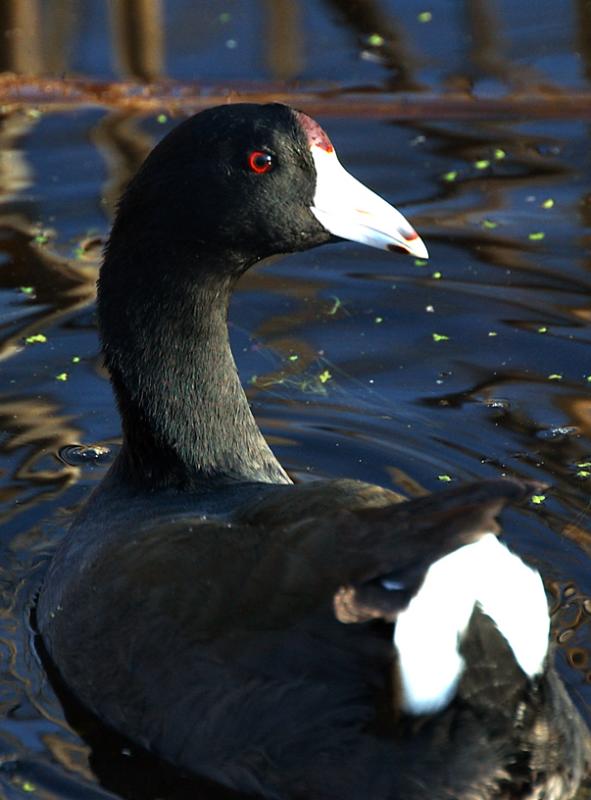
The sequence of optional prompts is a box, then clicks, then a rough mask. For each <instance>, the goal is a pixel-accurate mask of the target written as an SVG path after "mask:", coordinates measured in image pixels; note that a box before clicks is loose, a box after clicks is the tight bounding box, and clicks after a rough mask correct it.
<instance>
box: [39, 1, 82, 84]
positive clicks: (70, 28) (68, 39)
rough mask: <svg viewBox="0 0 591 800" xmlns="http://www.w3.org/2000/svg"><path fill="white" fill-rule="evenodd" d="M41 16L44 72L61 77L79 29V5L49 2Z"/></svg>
mask: <svg viewBox="0 0 591 800" xmlns="http://www.w3.org/2000/svg"><path fill="white" fill-rule="evenodd" d="M44 10H45V12H46V13H45V14H44V16H43V38H44V41H43V59H44V62H45V72H48V73H49V74H51V75H63V74H64V73H65V72H67V70H68V68H69V66H70V58H71V55H72V50H73V48H74V46H75V44H76V34H77V32H78V29H79V27H80V12H81V8H80V3H79V2H77V0H51V3H50V4H47V3H46V4H45V9H44Z"/></svg>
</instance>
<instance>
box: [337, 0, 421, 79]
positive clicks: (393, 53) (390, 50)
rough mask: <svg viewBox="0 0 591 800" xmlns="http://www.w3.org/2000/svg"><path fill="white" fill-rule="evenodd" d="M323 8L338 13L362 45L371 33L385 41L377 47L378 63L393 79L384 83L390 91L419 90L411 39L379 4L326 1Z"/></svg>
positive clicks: (370, 0) (371, 0)
mask: <svg viewBox="0 0 591 800" xmlns="http://www.w3.org/2000/svg"><path fill="white" fill-rule="evenodd" d="M325 2H326V5H328V6H332V7H333V8H334V9H336V11H338V13H339V16H340V17H341V19H342V20H343V21H344V22H345V24H346V25H348V27H350V28H351V30H352V31H353V32H355V33H356V34H357V36H358V37H359V38H360V39H361V40H362V43H361V45H360V50H361V49H362V46H363V44H364V42H365V41H366V40H367V38H368V37H369V36H371V35H372V34H374V33H377V34H379V35H380V36H381V37H382V38H383V39H384V44H383V45H381V46H380V48H379V53H378V54H376V55H378V57H379V61H380V63H381V64H382V65H383V66H384V67H385V68H386V69H388V70H389V71H390V72H391V73H392V76H391V78H390V79H389V80H387V81H386V84H387V88H388V89H390V90H395V89H396V90H406V91H410V90H413V89H414V90H418V89H420V88H421V84H420V83H419V81H418V79H417V78H416V76H415V72H416V70H417V68H418V66H419V61H420V59H419V57H418V56H417V55H416V54H415V53H414V51H413V49H412V47H411V45H410V44H409V40H410V37H409V36H408V34H407V33H406V32H405V31H404V29H403V27H402V25H401V24H400V23H399V22H398V21H397V20H396V19H395V18H394V17H393V16H392V14H391V12H390V11H386V10H385V9H384V8H383V7H382V5H381V4H380V3H379V2H378V0H356V2H354V3H352V2H350V0H325Z"/></svg>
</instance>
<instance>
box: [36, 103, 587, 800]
mask: <svg viewBox="0 0 591 800" xmlns="http://www.w3.org/2000/svg"><path fill="white" fill-rule="evenodd" d="M335 237H340V238H350V239H354V240H357V241H361V242H365V243H366V244H369V245H373V246H376V247H381V248H384V249H392V250H404V251H407V252H410V253H413V254H414V255H417V256H421V257H422V256H425V255H426V250H425V246H424V244H423V243H422V241H421V240H420V239H419V237H418V236H417V234H416V233H415V232H414V230H413V229H412V227H411V226H410V225H409V223H408V222H407V221H406V220H405V219H404V217H402V215H401V214H399V213H398V212H397V211H396V210H395V209H393V208H392V207H391V206H389V205H388V204H387V203H386V202H385V201H383V200H381V199H380V198H379V197H377V196H376V195H375V194H373V193H372V192H370V191H369V190H368V189H366V188H365V187H363V186H362V185H361V184H360V183H358V182H357V181H356V180H355V179H354V178H352V177H351V176H350V175H348V174H347V173H346V172H345V170H344V169H343V168H342V167H341V166H340V164H339V162H338V160H337V158H336V155H335V153H334V151H333V148H332V145H331V143H330V141H329V139H328V137H327V136H326V134H325V133H324V131H323V130H322V129H321V128H320V127H319V126H318V124H317V123H315V122H314V121H313V120H311V119H310V118H309V117H307V116H306V115H304V114H302V113H300V112H297V111H294V110H292V109H290V108H288V107H286V106H282V105H276V104H273V105H264V106H259V105H249V104H240V105H228V106H224V107H220V108H214V109H210V110H208V111H204V112H203V113H201V114H198V115H197V116H195V117H193V118H191V119H189V120H187V121H186V122H184V123H183V124H181V125H179V126H178V127H177V128H176V129H175V130H174V131H172V133H170V134H169V135H168V136H167V137H165V139H164V140H163V141H162V142H160V144H159V145H158V146H157V147H156V148H155V149H154V151H153V152H152V153H151V154H150V156H149V157H148V158H147V160H146V162H145V163H144V165H143V166H142V168H141V169H140V170H139V172H138V174H137V175H136V176H135V178H134V179H133V180H132V181H131V183H130V185H129V187H128V188H127V190H126V192H125V194H124V196H123V198H122V200H121V204H120V206H119V210H118V213H117V218H116V220H115V224H114V226H113V230H112V233H111V237H110V241H109V244H108V247H107V250H106V255H105V259H104V264H103V267H102V270H101V274H100V280H99V297H98V309H99V320H100V329H101V337H102V343H103V350H104V354H105V359H106V363H107V366H108V368H109V371H110V374H111V379H112V382H113V386H114V390H115V394H116V397H117V402H118V404H119V409H120V412H121V417H122V421H123V438H124V441H123V447H122V450H121V452H120V454H119V456H118V458H117V460H116V462H115V463H114V465H113V467H112V469H111V470H110V472H109V474H108V475H107V476H106V478H105V479H104V481H103V482H102V484H101V485H100V486H99V488H98V490H97V491H96V492H95V493H94V494H93V496H92V497H91V498H90V499H89V501H88V502H87V504H86V506H85V508H84V509H83V510H82V512H81V513H80V514H79V515H78V517H77V518H76V520H75V522H74V524H73V526H72V528H71V530H70V532H69V534H68V536H67V537H66V539H65V541H64V543H63V544H62V546H61V547H60V549H59V551H58V552H57V554H56V555H55V557H54V559H53V561H52V564H51V566H50V568H49V571H48V574H47V577H46V580H45V584H44V587H43V589H42V592H41V595H40V599H39V606H38V622H39V627H40V630H41V633H42V636H43V639H44V642H45V645H46V647H47V650H48V652H49V655H50V658H51V659H52V661H53V663H54V664H55V665H56V666H57V669H58V671H59V673H60V674H61V676H62V678H63V679H64V680H65V682H66V684H67V685H68V686H69V688H70V689H71V690H72V691H73V692H74V694H75V695H76V696H77V697H78V698H79V700H80V701H81V702H82V703H83V704H85V705H86V706H87V707H88V708H89V709H91V710H92V711H93V712H94V713H95V714H97V715H98V716H99V717H100V718H101V719H102V720H103V721H104V722H106V723H107V724H109V725H110V726H112V727H114V728H115V729H116V730H118V731H119V732H121V733H123V734H125V735H126V736H128V737H130V738H132V739H133V740H135V741H136V742H138V743H139V744H141V745H143V746H145V747H147V748H148V749H150V750H151V751H153V752H155V753H157V754H159V755H160V756H162V757H164V758H165V759H167V760H168V761H170V762H172V763H173V764H175V765H178V766H180V767H182V768H183V769H185V770H188V771H189V772H191V773H193V774H196V775H201V776H204V777H206V778H208V779H211V780H213V781H215V782H216V783H218V784H220V785H222V786H225V787H228V788H230V789H234V790H237V791H238V792H240V793H243V794H247V795H254V796H258V797H262V798H274V799H277V800H278V799H279V798H286V799H287V798H289V799H290V800H295V798H301V799H302V800H304V798H306V800H311V799H313V800H337V798H338V800H348V799H350V800H361V798H372V799H375V800H386V798H388V799H395V798H399V799H400V800H415V799H416V800H418V799H419V798H421V800H424V798H427V797H428V798H431V799H433V798H472V799H474V800H475V799H476V798H509V797H511V798H518V797H519V798H526V797H527V798H541V797H544V798H548V799H552V798H554V799H556V798H567V797H571V795H572V794H573V793H574V792H575V790H576V788H577V786H578V784H579V782H580V780H581V778H582V776H583V774H584V773H585V772H586V770H587V764H588V760H589V742H588V738H589V737H588V732H587V729H586V727H585V726H584V724H583V722H582V720H581V719H580V717H579V715H578V713H577V711H576V710H575V709H574V707H573V705H572V704H571V701H570V700H569V698H568V696H567V694H566V691H565V689H564V687H563V685H562V683H561V682H560V680H559V678H558V676H557V673H556V671H555V669H554V666H553V659H552V653H551V652H550V653H548V627H549V626H548V611H547V606H546V599H545V595H544V591H543V588H542V584H541V581H540V578H539V575H538V574H537V573H536V572H534V571H533V570H531V569H530V568H529V567H527V566H526V565H525V564H524V563H523V562H522V561H521V560H520V559H519V558H518V557H517V556H516V555H513V554H511V553H510V552H509V551H508V550H507V549H506V548H505V547H504V545H502V544H500V543H499V542H498V540H497V539H496V537H495V535H494V534H495V532H496V531H497V526H496V522H495V518H496V515H497V514H498V512H499V511H500V509H501V508H502V507H503V506H504V505H505V504H506V503H507V502H511V501H515V500H520V499H522V498H525V497H526V496H527V494H528V492H531V491H532V490H533V489H534V488H535V487H534V485H533V484H532V485H525V484H522V483H519V482H517V481H509V480H507V481H503V480H498V481H485V482H483V483H480V484H477V485H476V484H474V485H467V486H464V487H460V488H456V489H452V490H451V491H447V492H442V493H440V494H437V495H434V496H430V497H427V498H422V499H419V500H413V501H409V502H404V503H400V502H399V501H400V497H399V496H398V495H396V494H395V493H393V492H391V491H388V490H386V489H383V488H380V487H377V486H371V485H368V484H363V483H360V482H356V481H351V480H335V481H326V482H319V483H312V484H305V485H300V486H293V485H291V482H290V480H289V478H288V476H287V475H286V473H285V472H284V470H283V469H282V467H281V466H280V464H279V463H278V462H277V460H276V459H275V457H274V456H273V454H272V452H271V451H270V449H269V447H268V446H267V444H266V443H265V441H264V439H263V437H262V435H261V433H260V431H259V429H258V428H257V426H256V423H255V422H254V419H253V417H252V415H251V412H250V410H249V406H248V403H247V400H246V397H245V395H244V393H243V390H242V388H241V386H240V383H239V380H238V377H237V373H236V369H235V365H234V361H233V359H232V355H231V352H230V349H229V344H228V333H227V328H226V313H227V306H228V300H229V297H230V293H231V291H232V288H233V286H234V284H235V282H236V280H237V279H238V278H239V277H240V275H241V274H242V273H243V272H244V271H245V270H246V269H248V268H249V267H250V266H252V265H253V264H256V263H257V262H259V261H260V260H261V259H263V258H265V257H267V256H271V255H274V254H276V253H289V252H294V251H298V250H304V249H306V248H310V247H314V246H316V245H320V244H323V243H325V242H328V241H330V240H331V239H333V238H335ZM512 600H514V601H515V603H514V604H512Z"/></svg>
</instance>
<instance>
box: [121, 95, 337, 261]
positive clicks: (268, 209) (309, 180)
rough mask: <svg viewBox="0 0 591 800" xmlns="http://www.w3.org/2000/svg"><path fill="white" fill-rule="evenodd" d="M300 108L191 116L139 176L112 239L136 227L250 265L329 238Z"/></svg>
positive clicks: (244, 108) (224, 109) (232, 108)
mask: <svg viewBox="0 0 591 800" xmlns="http://www.w3.org/2000/svg"><path fill="white" fill-rule="evenodd" d="M298 116H299V115H298V112H295V111H293V110H292V109H291V108H288V107H287V106H283V105H279V104H277V103H274V104H271V105H255V104H247V103H241V104H236V105H227V106H219V107H216V108H212V109H208V110H207V111H203V112H201V113H200V114H197V115H195V116H194V117H191V118H190V119H188V120H186V121H185V122H183V123H182V124H181V125H179V126H178V127H177V128H175V129H174V130H173V131H172V132H171V133H169V134H168V136H166V137H165V138H164V139H163V140H162V141H161V142H160V143H159V144H158V145H157V146H156V147H155V148H154V150H153V151H152V152H151V153H150V155H149V156H148V158H147V159H146V161H145V162H144V164H143V166H142V167H141V169H140V170H139V172H138V173H137V175H136V176H135V178H134V179H133V180H132V181H131V183H130V185H129V187H128V189H127V191H126V193H125V195H124V196H123V199H122V201H121V204H120V208H119V213H118V216H117V221H116V224H115V227H114V230H113V238H117V237H119V236H126V237H127V236H130V235H131V233H130V229H133V235H134V236H136V237H137V236H138V235H140V236H141V237H142V238H146V239H148V240H150V239H158V240H160V241H167V240H168V241H169V242H171V243H172V242H173V243H174V244H175V246H177V245H179V244H181V243H183V244H185V245H188V246H190V247H195V248H196V249H198V250H200V251H203V250H205V251H206V252H211V251H213V252H217V251H220V250H223V251H224V252H225V253H227V254H228V260H229V261H232V262H241V263H243V262H249V263H252V261H253V260H258V259H260V258H264V257H266V256H268V255H272V254H275V253H288V252H292V251H296V250H303V249H306V248H309V247H314V246H316V245H319V244H323V243H324V242H327V241H329V240H330V238H331V234H330V232H329V231H328V230H327V229H326V228H325V227H324V226H323V225H322V224H321V223H320V222H319V221H318V220H317V219H316V218H315V216H314V215H313V214H312V212H311V210H310V209H311V206H312V205H313V199H314V192H315V189H316V170H315V166H314V161H313V158H312V155H311V152H310V145H309V141H308V135H307V132H306V131H305V130H304V128H303V126H302V125H301V123H300V122H299V120H298ZM218 268H219V266H218Z"/></svg>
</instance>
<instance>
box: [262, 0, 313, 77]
mask: <svg viewBox="0 0 591 800" xmlns="http://www.w3.org/2000/svg"><path fill="white" fill-rule="evenodd" d="M263 21H264V24H265V28H266V30H265V35H264V40H265V42H267V64H268V66H269V69H270V71H271V74H272V75H273V78H275V79H277V80H285V81H288V80H291V79H292V78H295V77H296V76H297V74H298V72H299V71H300V70H301V69H302V67H303V66H304V56H303V41H302V28H301V8H300V3H299V2H298V1H297V0H266V3H265V13H264V14H263Z"/></svg>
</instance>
